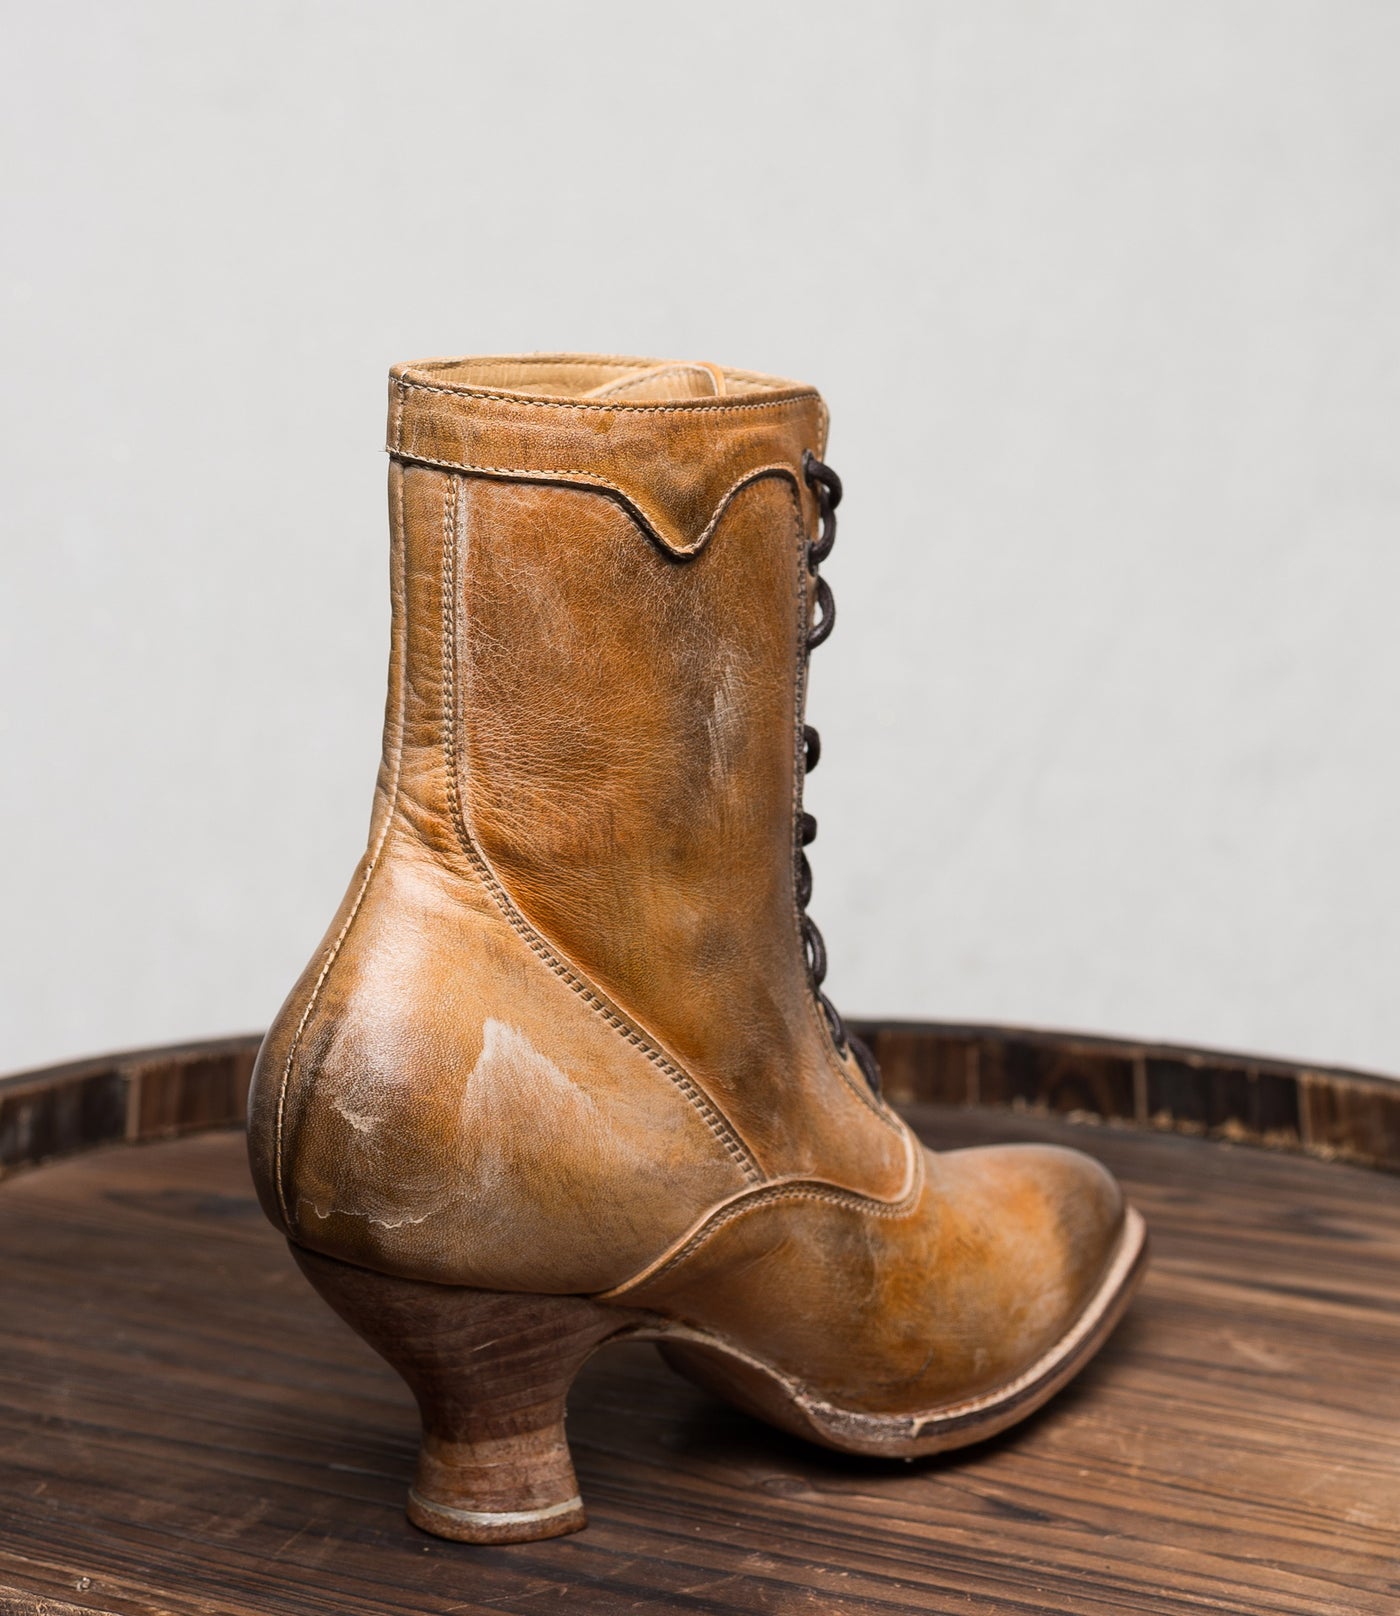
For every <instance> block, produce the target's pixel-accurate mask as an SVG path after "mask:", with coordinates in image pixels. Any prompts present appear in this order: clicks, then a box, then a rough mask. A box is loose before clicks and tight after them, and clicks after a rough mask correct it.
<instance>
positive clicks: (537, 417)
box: [249, 356, 1144, 1543]
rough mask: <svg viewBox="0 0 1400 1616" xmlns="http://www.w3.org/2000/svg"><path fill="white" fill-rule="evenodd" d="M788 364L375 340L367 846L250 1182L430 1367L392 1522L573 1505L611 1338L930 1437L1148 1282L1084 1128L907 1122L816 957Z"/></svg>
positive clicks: (811, 588) (983, 1409) (1031, 1383)
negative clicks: (429, 354)
mask: <svg viewBox="0 0 1400 1616" xmlns="http://www.w3.org/2000/svg"><path fill="white" fill-rule="evenodd" d="M825 432H826V411H825V408H824V406H823V404H822V401H821V399H820V398H819V397H818V395H817V394H816V393H815V392H814V391H813V390H812V389H811V388H808V387H800V386H795V385H793V384H791V383H788V382H784V381H778V380H774V379H772V378H770V377H766V376H757V375H751V374H748V373H746V372H742V371H732V370H721V369H719V368H718V367H716V366H713V365H707V364H658V363H653V362H646V361H639V360H617V359H598V358H579V357H572V356H570V357H544V356H537V357H530V358H519V359H480V360H454V361H433V362H429V363H425V364H419V365H408V366H404V367H402V368H400V369H397V370H396V371H395V372H394V373H393V377H392V381H391V385H390V404H389V453H390V456H391V462H390V474H389V505H390V515H391V524H392V532H393V560H392V591H393V630H392V637H393V643H392V655H391V660H390V668H389V696H388V706H387V717H386V721H385V738H384V754H383V762H382V765H381V768H380V774H379V782H378V789H377V792H376V795H375V803H374V812H373V819H372V823H371V827H370V836H369V847H368V851H367V852H366V854H365V856H364V858H363V860H362V861H361V863H360V866H359V868H358V870H357V871H356V873H355V876H354V879H353V881H352V882H351V884H350V889H349V891H348V892H347V894H346V896H345V900H344V902H343V903H342V905H341V908H340V911H339V913H338V914H337V915H336V917H335V919H334V920H333V921H332V923H331V926H330V929H329V931H328V932H327V934H326V938H325V941H324V942H323V944H322V946H321V947H320V948H319V949H318V951H317V953H316V956H315V958H314V959H313V960H312V962H311V964H310V965H309V966H308V967H307V969H306V972H305V973H304V975H303V976H302V978H301V980H300V981H299V982H298V983H297V985H296V987H295V988H294V989H293V990H292V994H291V997H290V998H289V999H288V1000H287V1003H286V1004H285V1006H284V1007H283V1009H282V1011H281V1013H280V1014H279V1015H278V1017H277V1020H276V1022H275V1024H274V1026H273V1027H272V1029H271V1031H270V1032H269V1033H268V1036H267V1039H266V1042H265V1043H264V1045H263V1048H262V1052H261V1054H260V1056H259V1059H258V1066H257V1072H256V1077H255V1083H254V1091H253V1098H252V1103H251V1116H250V1133H249V1146H250V1150H251V1155H252V1164H253V1171H254V1175H255V1178H256V1180H257V1184H258V1187H259V1192H260V1194H261V1196H262V1199H263V1203H264V1205H265V1207H266V1209H267V1212H268V1215H269V1216H270V1217H271V1218H272V1219H273V1221H274V1222H275V1223H276V1224H277V1225H278V1226H279V1227H280V1228H281V1229H282V1230H283V1231H285V1233H286V1235H287V1237H288V1239H289V1240H290V1242H291V1244H292V1249H293V1252H294V1253H295V1256H296V1259H297V1261H298V1263H299V1264H300V1265H301V1267H302V1268H303V1270H304V1271H305V1273H306V1275H307V1277H308V1278H309V1279H310V1281H311V1283H312V1284H313V1285H314V1286H315V1287H316V1288H317V1290H318V1291H320V1293H321V1295H322V1296H323V1297H325V1298H326V1300H327V1301H328V1302H329V1303H330V1305H331V1306H332V1307H333V1308H335V1309H336V1311H337V1312H339V1313H340V1314H341V1315H342V1317H343V1318H345V1319H346V1320H347V1321H348V1322H349V1323H350V1324H351V1325H352V1326H353V1327H354V1328H355V1329H356V1330H358V1331H359V1332H360V1333H361V1334H362V1335H363V1336H364V1337H365V1338H366V1339H367V1340H368V1341H369V1342H370V1343H371V1344H372V1345H373V1346H374V1347H375V1348H377V1349H378V1351H379V1352H381V1353H382V1354H383V1355H384V1357H385V1358H387V1359H388V1361H389V1362H390V1363H391V1364H392V1365H393V1366H394V1367H395V1368H396V1369H397V1370H398V1371H399V1372H400V1374H402V1376H403V1377H404V1379H405V1380H406V1381H407V1382H408V1384H409V1386H410V1387H411V1388H412V1390H413V1391H414V1393H415V1394H416V1396H417V1399H418V1403H419V1407H420V1409H421V1412H422V1417H423V1445H422V1451H421V1455H420V1458H419V1464H418V1473H417V1477H416V1480H415V1482H414V1486H413V1488H412V1491H411V1493H410V1497H409V1515H410V1517H411V1518H412V1519H413V1520H414V1521H415V1522H417V1524H418V1525H419V1526H422V1527H424V1528H426V1529H427V1530H428V1531H430V1532H436V1533H439V1534H440V1535H442V1536H444V1537H451V1538H459V1539H464V1540H466V1541H468V1542H478V1543H499V1542H509V1541H516V1540H525V1539H530V1538H540V1537H548V1536H553V1535H556V1534H559V1533H563V1532H569V1531H573V1530H575V1529H577V1528H578V1527H580V1526H582V1525H583V1522H584V1514H583V1506H582V1504H581V1502H580V1500H579V1498H578V1492H577V1486H576V1483H575V1480H574V1474H573V1469H572V1465H571V1462H570V1458H569V1451H568V1446H567V1442H566V1439H565V1436H564V1423H563V1421H564V1399H565V1396H566V1394H567V1392H568V1388H569V1384H570V1382H571V1380H572V1379H573V1376H574V1374H575V1373H576V1371H577V1370H578V1368H579V1366H580V1364H581V1363H582V1362H583V1360H584V1359H585V1358H586V1357H587V1356H588V1355H589V1353H591V1352H592V1351H593V1350H594V1349H595V1348H596V1347H598V1346H599V1345H601V1344H602V1343H604V1342H606V1341H610V1340H618V1339H621V1338H629V1339H635V1338H637V1337H645V1338H649V1339H655V1340H657V1341H659V1342H660V1343H661V1344H662V1349H663V1351H664V1352H665V1354H666V1356H667V1358H668V1359H669V1361H670V1362H671V1363H672V1364H673V1365H674V1366H675V1367H676V1368H677V1369H679V1370H681V1371H682V1372H683V1373H684V1374H687V1375H689V1376H691V1377H693V1378H694V1379H695V1380H697V1381H700V1382H702V1383H703V1384H704V1385H705V1386H706V1387H709V1388H711V1389H712V1390H714V1391H716V1392H718V1393H720V1394H722V1395H723V1396H725V1397H727V1398H729V1399H730V1400H731V1401H732V1402H734V1403H736V1404H737V1405H738V1406H739V1407H740V1408H742V1409H745V1410H748V1411H749V1412H751V1413H753V1414H757V1415H759V1416H761V1417H762V1418H764V1419H766V1420H769V1421H771V1422H772V1423H773V1424H775V1425H779V1426H781V1427H783V1428H784V1429H786V1430H788V1431H792V1432H796V1433H798V1434H799V1435H801V1436H804V1437H807V1438H810V1439H811V1440H813V1441H816V1442H822V1443H826V1444H828V1445H830V1446H832V1447H835V1448H840V1449H843V1450H845V1451H847V1452H852V1453H863V1454H877V1455H879V1454H885V1455H892V1456H893V1455H900V1456H911V1455H916V1454H926V1453H933V1452H936V1451H937V1450H939V1449H943V1448H951V1447H956V1446H958V1445H960V1444H962V1443H966V1442H971V1441H974V1440H976V1439H978V1438H980V1437H985V1436H988V1435H990V1434H992V1433H993V1432H995V1431H999V1430H1001V1429H1002V1428H1003V1427H1005V1426H1007V1425H1009V1424H1011V1423H1012V1422H1013V1421H1015V1420H1017V1419H1020V1418H1021V1417H1022V1416H1023V1415H1025V1414H1027V1413H1028V1412H1029V1411H1030V1410H1031V1409H1033V1408H1035V1407H1036V1406H1037V1405H1039V1404H1040V1403H1042V1402H1044V1400H1045V1399H1046V1398H1047V1397H1049V1396H1050V1394H1051V1393H1052V1392H1054V1391H1055V1390H1056V1388H1057V1387H1059V1386H1061V1385H1062V1384H1063V1383H1064V1382H1065V1381H1066V1380H1067V1379H1068V1378H1069V1377H1070V1376H1071V1375H1072V1374H1073V1373H1074V1372H1075V1371H1076V1370H1077V1369H1078V1368H1080V1366H1081V1365H1082V1364H1083V1363H1084V1362H1085V1360H1086V1359H1087V1358H1088V1357H1089V1356H1090V1354H1092V1353H1093V1352H1094V1351H1095V1349H1096V1348H1097V1347H1098V1346H1099V1345H1100V1344H1101V1343H1102V1341H1103V1340H1104V1338H1105V1336H1106V1335H1107V1334H1108V1332H1109V1330H1110V1329H1111V1328H1112V1326H1113V1324H1114V1322H1115V1320H1116V1319H1117V1318H1118V1316H1119V1315H1120V1313H1121V1312H1122V1310H1123V1308H1124V1307H1125V1305H1126V1303H1127V1299H1128V1296H1129V1294H1130V1293H1131V1290H1132V1288H1133V1285H1134V1283H1135V1281H1136V1279H1137V1277H1138V1273H1139V1270H1140V1267H1141V1261H1142V1254H1143V1249H1144V1237H1143V1225H1142V1220H1141V1219H1140V1218H1139V1217H1138V1216H1137V1214H1136V1213H1135V1212H1133V1211H1131V1210H1130V1209H1126V1208H1125V1207H1124V1205H1123V1202H1122V1199H1121V1197H1120V1195H1119V1192H1118V1188H1117V1186H1116V1185H1115V1183H1114V1182H1113V1180H1112V1179H1111V1178H1110V1177H1109V1175H1108V1174H1107V1173H1106V1172H1104V1171H1103V1169H1102V1168H1100V1167H1099V1166H1097V1165H1096V1164H1095V1163H1094V1162H1092V1161H1091V1160H1089V1159H1088V1158H1087V1157H1084V1156H1081V1155H1078V1154H1076V1153H1074V1152H1071V1151H1066V1150H1058V1149H1052V1148H1048V1147H1038V1146H1012V1147H1006V1148H996V1149H980V1150H959V1151H952V1152H948V1153H946V1154H941V1155H939V1154H933V1153H930V1152H926V1151H925V1150H923V1149H922V1148H921V1147H920V1146H919V1144H918V1143H917V1142H916V1141H915V1139H914V1138H913V1137H912V1135H911V1134H910V1132H909V1129H908V1128H907V1127H906V1126H905V1125H904V1123H903V1122H901V1120H900V1119H899V1117H897V1116H896V1115H895V1114H894V1113H893V1112H892V1111H891V1110H890V1109H889V1108H888V1107H887V1106H886V1105H885V1104H884V1103H883V1102H882V1100H881V1098H880V1092H879V1078H878V1074H877V1072H876V1069H875V1063H874V1061H873V1060H872V1059H871V1057H870V1055H869V1053H868V1052H867V1051H866V1050H865V1049H864V1047H863V1046H862V1045H861V1044H859V1043H858V1042H857V1040H856V1039H855V1038H853V1037H850V1036H848V1034H847V1033H846V1031H845V1029H844V1027H843V1025H842V1022H841V1018H840V1016H839V1015H838V1014H837V1013H836V1010H835V1009H834V1008H833V1006H832V1005H831V1003H830V1001H829V1000H828V999H827V998H826V997H825V995H824V994H823V993H822V991H821V982H822V977H823V974H824V969H825V965H824V958H823V950H822V943H821V938H820V936H819V934H818V932H817V929H816V927H815V926H814V925H813V924H812V922H811V921H810V920H809V919H808V918H807V915H806V905H807V901H808V897H809V894H810V889H811V872H810V868H809V866H808V862H807V857H806V855H805V853H804V851H803V848H804V846H805V844H806V843H808V842H810V840H811V838H812V835H813V833H814V832H815V829H816V826H815V823H814V821H813V820H812V818H811V816H810V815H808V814H806V813H805V812H804V811H803V808H802V781H803V776H804V773H805V772H806V771H807V770H809V769H811V768H812V767H813V766H814V765H815V764H816V761H817V754H818V741H817V735H816V732H815V731H814V730H813V729H811V728H810V727H808V726H806V725H805V724H804V721H803V717H804V715H803V706H804V691H805V685H806V669H807V658H808V654H809V652H810V651H811V650H812V648H813V647H814V646H816V645H819V644H820V643H821V641H822V640H823V639H825V638H826V635H827V634H828V632H829V631H830V629H831V625H832V621H833V616H832V610H833V609H832V601H831V592H830V590H829V588H828V586H827V584H826V582H825V580H824V579H823V578H822V577H821V575H820V572H819V566H820V563H821V562H822V561H823V560H824V559H825V557H826V555H827V553H828V551H829V550H830V548H831V544H832V540H833V538H834V535H835V524H834V517H833V511H834V508H835V506H836V503H837V501H838V499H839V497H840V484H839V482H838V481H837V479H836V477H835V475H834V474H833V473H832V472H831V471H830V470H829V469H828V468H827V467H826V466H825V465H824V464H823V461H822V455H823V453H824V440H825Z"/></svg>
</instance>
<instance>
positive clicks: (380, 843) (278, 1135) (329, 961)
mask: <svg viewBox="0 0 1400 1616" xmlns="http://www.w3.org/2000/svg"><path fill="white" fill-rule="evenodd" d="M398 529H399V530H398V533H397V534H396V535H395V536H394V543H395V547H396V548H397V549H398V551H399V568H398V571H399V578H398V587H399V589H400V590H401V591H402V595H403V603H402V607H401V617H402V633H403V638H404V641H405V642H406V641H407V638H408V621H407V619H408V589H407V581H406V579H405V577H404V571H403V560H402V553H403V543H404V510H403V479H402V477H400V479H399V489H398ZM396 615H400V614H396ZM395 639H396V641H397V639H398V635H397V634H396V635H395ZM394 649H395V652H396V653H397V660H398V661H399V669H398V672H399V713H398V732H397V734H396V735H395V737H394V765H393V768H392V770H391V771H390V777H389V791H388V797H389V802H388V806H387V808H386V809H385V813H384V823H383V824H382V825H381V826H380V827H379V835H378V836H377V837H376V838H375V841H374V846H373V848H372V849H371V851H370V855H369V863H368V864H367V865H366V867H365V874H364V879H363V880H362V881H361V882H360V890H359V891H358V892H357V893H356V894H355V901H354V903H353V904H352V905H351V908H350V913H349V914H348V915H346V917H345V923H344V925H343V926H341V928H340V931H339V932H338V933H337V935H336V939H335V941H334V942H333V943H332V944H331V946H330V950H329V952H328V953H327V955H326V958H325V961H324V963H323V964H322V966H321V970H320V974H319V975H318V976H317V978H316V985H315V986H314V987H313V988H312V990H311V995H310V997H309V998H308V999H307V1001H306V1008H305V1009H304V1010H303V1011H302V1013H301V1019H300V1020H299V1021H298V1022H297V1028H296V1031H295V1032H294V1033H293V1034H292V1043H291V1047H290V1048H289V1049H288V1051H287V1060H286V1064H285V1065H284V1066H283V1068H282V1086H281V1088H280V1089H279V1090H278V1094H277V1123H276V1128H275V1141H276V1142H275V1148H274V1160H273V1169H274V1171H273V1176H274V1178H275V1180H276V1186H277V1205H278V1209H279V1210H280V1211H281V1213H282V1222H283V1224H284V1225H285V1227H286V1229H287V1231H288V1233H291V1232H292V1231H293V1229H294V1227H295V1226H294V1224H293V1222H292V1216H291V1212H290V1210H289V1208H288V1206H287V1188H286V1184H285V1182H284V1180H283V1153H282V1137H283V1120H284V1118H285V1116H286V1111H287V1089H288V1086H289V1085H290V1083H291V1079H292V1068H293V1066H294V1065H295V1063H296V1058H297V1052H298V1051H299V1049H300V1048H301V1040H302V1036H303V1034H304V1033H305V1032H306V1029H307V1026H308V1025H309V1024H310V1021H311V1016H312V1012H313V1011H314V1010H315V1008H316V1005H317V1004H318V1002H319V1001H320V997H321V989H322V988H323V987H324V986H325V985H326V979H327V977H329V976H330V974H331V967H332V966H333V965H334V964H335V962H336V959H337V957H338V955H339V954H340V950H341V946H342V944H343V943H344V942H345V939H346V938H347V937H348V936H349V935H350V928H351V926H353V925H354V923H355V916H356V915H358V914H359V912H360V905H361V904H362V903H363V902H364V901H365V894H366V893H367V892H368V891H369V884H370V881H371V880H372V879H373V877H374V872H375V870H376V869H377V868H378V866H379V855H380V854H381V853H382V852H383V851H384V843H385V842H386V841H387V840H388V836H389V827H390V825H392V824H393V822H394V814H395V812H396V810H397V808H398V801H399V775H400V768H401V765H402V763H403V723H404V702H405V700H406V690H407V678H408V670H407V668H406V667H405V666H404V665H403V656H402V651H401V650H400V647H399V645H398V644H396V645H395V647H394Z"/></svg>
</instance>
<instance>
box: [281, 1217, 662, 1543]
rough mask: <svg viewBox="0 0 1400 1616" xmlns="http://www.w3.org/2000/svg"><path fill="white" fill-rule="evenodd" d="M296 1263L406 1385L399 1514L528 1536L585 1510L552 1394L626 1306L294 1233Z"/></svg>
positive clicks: (484, 1533)
mask: <svg viewBox="0 0 1400 1616" xmlns="http://www.w3.org/2000/svg"><path fill="white" fill-rule="evenodd" d="M292 1255H293V1256H294V1257H295V1258H296V1260H297V1263H298V1265H299V1266H300V1268H301V1271H302V1272H303V1273H304V1274H305V1275H306V1277H307V1278H308V1279H309V1280H310V1281H311V1283H312V1284H313V1285H314V1286H315V1287H316V1289H317V1290H318V1291H319V1292H320V1294H321V1295H322V1297H324V1298H325V1300H326V1301H327V1302H329V1303H330V1305H331V1307H333V1308H334V1309H335V1311H336V1312H337V1313H338V1314H339V1315H340V1316H341V1318H343V1319H344V1320H345V1322H346V1323H347V1324H348V1325H349V1326H350V1327H351V1328H352V1329H353V1330H355V1331H356V1332H357V1333H358V1334H359V1335H361V1336H363V1337H364V1339H365V1340H366V1341H367V1342H368V1343H369V1344H370V1346H372V1347H373V1348H374V1349H375V1351H376V1352H378V1353H379V1354H380V1355H381V1356H382V1357H384V1358H386V1359H387V1360H388V1361H389V1363H390V1364H392V1365H393V1367H394V1368H395V1369H396V1370H398V1372H399V1374H400V1375H402V1376H403V1378H404V1380H405V1381H406V1382H407V1383H408V1385H409V1388H410V1389H411V1390H412V1392H413V1395H414V1396H415V1397H416V1398H417V1399H418V1408H419V1411H420V1412H421V1414H422V1416H423V1445H422V1448H421V1450H420V1451H419V1455H418V1473H417V1475H416V1477H415V1478H414V1482H413V1486H412V1488H411V1489H410V1491H409V1495H408V1518H409V1520H411V1521H412V1522H413V1523H414V1525H415V1526H421V1527H422V1528H423V1530H424V1531H426V1532H433V1533H435V1534H436V1535H437V1536H438V1537H449V1538H455V1539H457V1540H458V1541H459V1542H463V1543H528V1542H532V1541H534V1540H535V1539H537V1538H546V1537H562V1536H563V1535H564V1534H565V1533H566V1532H577V1531H578V1530H579V1529H580V1528H581V1527H582V1526H584V1525H585V1524H586V1522H587V1516H586V1515H585V1514H584V1509H583V1501H582V1500H581V1499H580V1497H579V1494H578V1482H577V1481H576V1479H575V1477H574V1466H573V1460H572V1459H571V1458H570V1456H569V1443H568V1438H567V1437H566V1436H565V1434H564V1399H565V1398H566V1396H567V1395H568V1391H569V1386H570V1384H571V1383H572V1381H573V1378H574V1376H575V1375H576V1374H577V1373H578V1371H579V1369H580V1367H581V1366H582V1364H583V1362H584V1360H585V1359H586V1358H587V1357H588V1355H589V1354H590V1353H591V1352H592V1351H593V1349H594V1348H595V1347H596V1346H598V1344H599V1343H600V1342H602V1341H605V1340H606V1339H607V1338H608V1337H609V1336H612V1335H617V1334H618V1333H620V1332H622V1331H625V1330H626V1329H627V1328H628V1327H629V1324H630V1322H631V1320H630V1317H629V1314H628V1313H627V1311H625V1310H623V1309H618V1308H606V1307H602V1306H600V1305H599V1304H598V1303H596V1302H590V1301H587V1300H586V1299H585V1298H583V1297H577V1296H522V1295H512V1294H507V1293H504V1292H499V1291H473V1290H462V1289H457V1288H455V1287H452V1286H447V1285H431V1284H426V1283H423V1282H422V1281H419V1280H412V1279H393V1278H391V1277H390V1276H389V1275H387V1274H376V1273H372V1272H371V1271H369V1270H368V1269H363V1268H354V1267H352V1266H350V1265H349V1264H348V1263H342V1262H336V1261H335V1260H334V1259H332V1258H330V1257H321V1256H318V1255H317V1254H316V1253H315V1252H311V1251H306V1250H303V1249H302V1248H301V1247H299V1246H295V1245H294V1246H293V1247H292Z"/></svg>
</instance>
